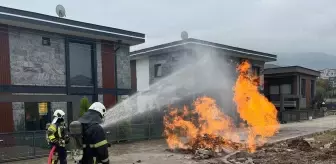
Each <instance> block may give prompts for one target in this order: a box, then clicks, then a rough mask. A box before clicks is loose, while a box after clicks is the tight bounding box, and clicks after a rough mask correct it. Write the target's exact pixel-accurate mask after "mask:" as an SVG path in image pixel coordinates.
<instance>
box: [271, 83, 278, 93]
mask: <svg viewBox="0 0 336 164" xmlns="http://www.w3.org/2000/svg"><path fill="white" fill-rule="evenodd" d="M270 94H271V95H278V94H279V86H278V85H271V86H270Z"/></svg>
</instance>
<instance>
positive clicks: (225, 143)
mask: <svg viewBox="0 0 336 164" xmlns="http://www.w3.org/2000/svg"><path fill="white" fill-rule="evenodd" d="M185 145H186V147H187V148H175V149H168V151H170V152H175V153H182V154H193V155H194V156H193V159H196V160H203V159H209V158H212V157H223V156H225V155H227V154H229V153H232V152H234V151H235V150H238V149H241V148H243V144H241V143H236V142H233V141H230V140H226V139H224V138H222V137H220V136H214V135H209V134H204V135H203V136H201V135H198V136H197V137H196V139H195V140H192V141H190V142H187V143H186V144H185Z"/></svg>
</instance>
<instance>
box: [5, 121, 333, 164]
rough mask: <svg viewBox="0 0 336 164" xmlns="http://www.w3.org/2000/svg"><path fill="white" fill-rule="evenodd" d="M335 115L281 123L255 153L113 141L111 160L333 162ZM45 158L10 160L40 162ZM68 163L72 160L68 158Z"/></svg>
mask: <svg viewBox="0 0 336 164" xmlns="http://www.w3.org/2000/svg"><path fill="white" fill-rule="evenodd" d="M335 129H336V116H327V117H323V118H319V119H314V120H309V121H304V122H296V123H289V124H282V125H281V127H280V130H279V132H278V133H277V134H276V135H275V136H273V137H272V138H271V139H270V140H269V141H268V142H267V143H266V144H265V145H263V146H262V147H258V148H257V150H256V151H255V152H254V153H247V152H245V151H233V152H227V153H225V152H223V153H216V152H212V151H208V150H201V149H200V150H198V151H197V153H190V152H182V151H175V152H174V151H173V152H172V151H171V150H169V149H168V147H167V143H166V141H165V140H149V141H142V142H136V143H125V144H115V145H112V146H111V148H110V162H111V163H120V164H133V163H134V164H136V163H142V164H157V163H161V164H171V163H175V164H222V163H224V164H238V163H241V164H242V163H246V164H247V163H255V164H262V163H268V164H290V163H297V164H309V163H314V164H332V163H335V162H334V161H336V142H335V140H336V130H335ZM46 161H47V158H40V159H33V160H26V161H18V162H11V163H10V164H19V163H20V164H41V163H46ZM69 163H71V161H69Z"/></svg>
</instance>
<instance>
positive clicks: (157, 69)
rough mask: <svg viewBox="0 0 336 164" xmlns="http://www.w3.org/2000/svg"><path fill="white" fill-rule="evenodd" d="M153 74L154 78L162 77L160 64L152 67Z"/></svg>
mask: <svg viewBox="0 0 336 164" xmlns="http://www.w3.org/2000/svg"><path fill="white" fill-rule="evenodd" d="M154 73H155V77H161V76H162V65H161V64H155V65H154Z"/></svg>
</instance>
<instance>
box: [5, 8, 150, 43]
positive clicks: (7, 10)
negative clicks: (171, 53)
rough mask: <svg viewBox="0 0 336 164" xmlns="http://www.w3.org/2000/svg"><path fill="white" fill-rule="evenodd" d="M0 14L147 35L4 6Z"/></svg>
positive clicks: (142, 36)
mask: <svg viewBox="0 0 336 164" xmlns="http://www.w3.org/2000/svg"><path fill="white" fill-rule="evenodd" d="M0 12H2V13H8V14H13V15H18V16H24V17H31V18H35V19H41V20H46V21H52V22H55V23H62V24H69V25H73V26H81V27H84V28H90V29H96V30H100V31H107V32H112V33H120V34H124V35H130V36H134V37H139V38H145V34H143V33H138V32H133V31H128V30H122V29H118V28H113V27H107V26H102V25H96V24H92V23H86V22H80V21H76V20H70V19H65V18H58V17H55V16H50V15H46V14H41V13H36V12H30V11H25V10H19V9H14V8H9V7H4V6H0Z"/></svg>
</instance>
